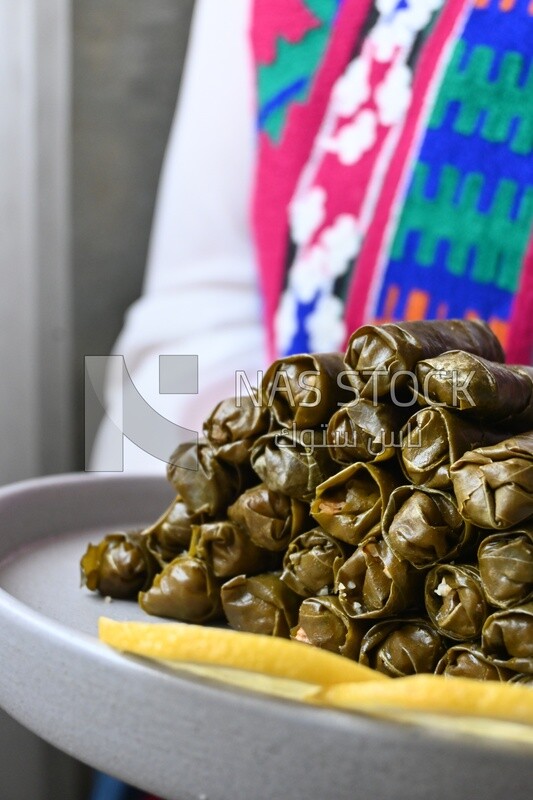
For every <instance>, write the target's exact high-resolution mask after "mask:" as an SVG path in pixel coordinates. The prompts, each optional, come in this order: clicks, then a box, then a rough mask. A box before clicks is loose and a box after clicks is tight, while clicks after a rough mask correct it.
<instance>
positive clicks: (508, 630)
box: [481, 603, 533, 675]
mask: <svg viewBox="0 0 533 800" xmlns="http://www.w3.org/2000/svg"><path fill="white" fill-rule="evenodd" d="M481 641H482V645H483V650H484V651H485V653H486V654H487V655H488V656H489V657H490V658H492V660H493V661H494V662H495V663H496V664H499V665H500V666H502V667H507V668H508V669H512V670H514V671H515V672H524V673H526V674H527V675H533V603H525V604H524V605H523V606H515V607H514V608H507V609H504V610H502V611H496V612H495V613H494V614H491V616H490V617H488V618H487V619H486V621H485V624H484V626H483V631H482V637H481Z"/></svg>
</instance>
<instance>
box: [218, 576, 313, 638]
mask: <svg viewBox="0 0 533 800" xmlns="http://www.w3.org/2000/svg"><path fill="white" fill-rule="evenodd" d="M221 596H222V606H223V608H224V613H225V615H226V618H227V620H228V622H229V624H230V625H231V627H232V628H234V629H235V630H237V631H248V632H250V633H263V634H265V635H267V636H281V637H284V638H288V637H289V633H290V629H291V628H292V627H293V626H294V625H295V623H296V620H297V618H298V607H299V605H300V602H301V598H300V597H298V595H297V594H295V593H294V592H293V591H292V590H291V589H289V587H288V586H287V584H286V583H283V581H281V580H280V579H279V576H278V575H276V574H274V573H268V574H265V575H256V576H254V577H247V576H246V575H238V576H236V577H235V578H231V579H230V580H229V581H226V583H224V585H223V586H222V591H221Z"/></svg>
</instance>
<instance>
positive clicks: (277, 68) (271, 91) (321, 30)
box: [257, 0, 338, 142]
mask: <svg viewBox="0 0 533 800" xmlns="http://www.w3.org/2000/svg"><path fill="white" fill-rule="evenodd" d="M304 5H305V6H306V7H307V8H308V9H309V10H310V11H311V13H312V14H313V15H314V16H315V17H316V18H317V19H318V20H319V21H320V23H321V24H320V25H319V26H317V27H315V28H312V29H311V30H309V31H308V32H307V33H306V34H304V36H303V37H302V38H301V39H300V40H299V41H298V42H295V43H292V42H289V41H287V40H286V39H282V38H279V39H278V41H277V47H276V57H275V59H274V61H273V62H272V63H271V64H262V65H261V64H259V65H258V69H257V81H258V99H259V108H260V109H261V108H264V107H265V106H268V105H269V104H270V103H272V102H273V101H276V99H277V98H280V102H279V103H276V107H275V109H274V110H273V111H272V112H271V113H269V115H268V117H267V118H266V120H265V122H264V124H263V125H262V127H261V129H262V130H263V131H265V132H266V133H267V134H268V135H269V136H270V138H271V139H272V140H273V141H276V142H277V141H279V139H280V137H281V134H282V132H283V127H284V125H285V121H286V118H287V114H288V112H289V109H290V106H291V104H292V103H294V102H303V101H305V100H306V99H307V97H308V96H309V92H310V90H311V87H312V82H313V80H312V79H313V77H314V75H315V73H316V70H317V67H318V65H319V64H320V61H321V59H322V57H323V55H324V53H325V50H326V47H327V44H328V42H329V39H330V35H331V28H332V26H333V22H334V20H335V16H336V12H337V9H338V3H337V0H305V3H304ZM291 87H297V88H296V90H295V91H290V89H291ZM285 90H289V91H288V92H287V97H286V98H284V92H285Z"/></svg>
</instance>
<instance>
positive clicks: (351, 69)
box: [332, 58, 370, 117]
mask: <svg viewBox="0 0 533 800" xmlns="http://www.w3.org/2000/svg"><path fill="white" fill-rule="evenodd" d="M369 79H370V63H369V61H368V60H367V59H364V58H356V59H354V60H353V61H352V62H351V63H350V64H348V67H347V69H346V71H345V72H344V74H343V75H341V77H340V78H338V79H337V81H336V83H335V86H334V87H333V93H332V104H333V106H332V107H333V110H334V111H335V112H336V113H337V114H338V115H339V116H340V117H351V116H352V115H353V114H355V112H356V111H357V109H358V108H360V107H361V106H362V105H363V103H364V102H365V101H366V100H368V98H369V97H370V80H369Z"/></svg>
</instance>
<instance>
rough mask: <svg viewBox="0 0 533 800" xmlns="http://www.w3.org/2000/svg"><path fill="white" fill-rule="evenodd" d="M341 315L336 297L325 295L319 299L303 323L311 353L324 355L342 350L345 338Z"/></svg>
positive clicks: (340, 304)
mask: <svg viewBox="0 0 533 800" xmlns="http://www.w3.org/2000/svg"><path fill="white" fill-rule="evenodd" d="M342 315H343V304H342V301H341V300H339V298H338V297H335V296H333V295H327V294H326V295H322V297H320V298H319V300H318V302H317V304H316V307H315V309H314V311H313V312H312V313H311V314H309V316H308V317H307V319H306V321H305V327H306V330H307V333H308V335H309V347H310V349H311V352H313V353H324V352H331V351H333V350H340V349H341V348H342V345H343V342H344V338H345V336H346V325H345V324H344V321H343V319H342Z"/></svg>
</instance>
